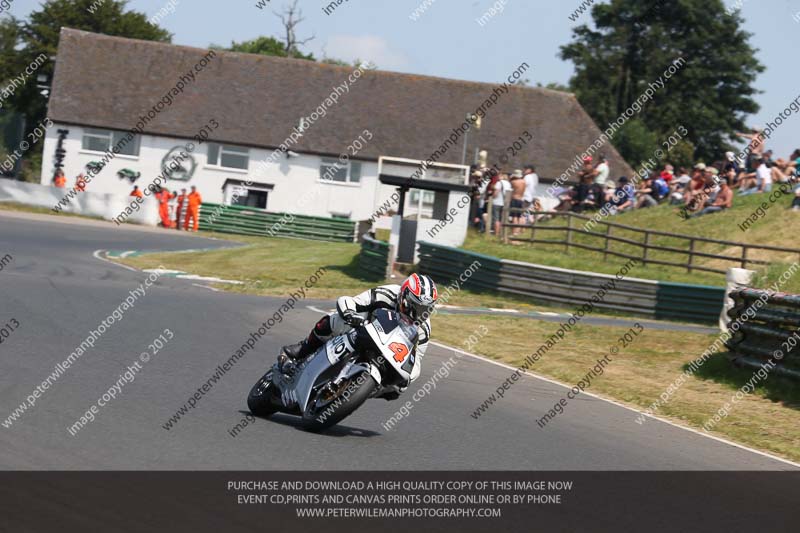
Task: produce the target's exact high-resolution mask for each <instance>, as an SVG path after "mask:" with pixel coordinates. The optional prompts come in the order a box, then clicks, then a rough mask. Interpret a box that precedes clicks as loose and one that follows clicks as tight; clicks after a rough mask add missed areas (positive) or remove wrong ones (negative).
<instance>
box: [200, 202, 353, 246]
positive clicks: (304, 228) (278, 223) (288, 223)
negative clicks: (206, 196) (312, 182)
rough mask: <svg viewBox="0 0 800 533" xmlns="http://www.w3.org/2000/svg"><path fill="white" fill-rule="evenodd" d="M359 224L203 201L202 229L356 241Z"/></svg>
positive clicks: (266, 235)
mask: <svg viewBox="0 0 800 533" xmlns="http://www.w3.org/2000/svg"><path fill="white" fill-rule="evenodd" d="M356 228H357V225H356V223H355V222H354V221H352V220H346V219H342V218H325V217H312V216H306V215H294V214H289V213H269V212H267V211H264V210H261V209H254V208H252V207H243V206H239V205H221V204H212V203H203V204H202V205H201V206H200V229H202V230H207V231H216V232H219V233H235V234H239V235H255V236H259V237H290V238H296V239H312V240H319V241H335V242H355V241H356Z"/></svg>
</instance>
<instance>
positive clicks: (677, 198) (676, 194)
mask: <svg viewBox="0 0 800 533" xmlns="http://www.w3.org/2000/svg"><path fill="white" fill-rule="evenodd" d="M691 181H692V178H691V177H689V174H688V173H687V172H686V169H685V168H683V167H680V168H679V169H678V177H677V178H675V179H674V180H672V182H671V183H670V196H669V197H670V203H671V204H682V203H683V199H684V194H685V193H686V189H687V187H688V186H689V183H691Z"/></svg>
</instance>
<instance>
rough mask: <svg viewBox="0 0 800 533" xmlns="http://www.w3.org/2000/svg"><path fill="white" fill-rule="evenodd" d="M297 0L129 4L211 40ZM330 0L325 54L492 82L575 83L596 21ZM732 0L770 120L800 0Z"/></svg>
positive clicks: (202, 43)
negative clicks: (577, 48) (577, 56)
mask: <svg viewBox="0 0 800 533" xmlns="http://www.w3.org/2000/svg"><path fill="white" fill-rule="evenodd" d="M261 1H262V2H264V1H265V0H261ZM288 1H289V0H269V2H268V6H269V7H267V8H265V9H259V8H258V7H257V6H256V4H257V3H258V2H259V0H228V1H227V2H219V1H210V0H131V1H130V2H129V7H130V8H131V9H134V10H136V11H141V12H144V13H145V14H147V15H148V16H152V15H154V14H155V13H156V12H158V11H159V10H160V9H162V8H164V7H165V6H169V5H170V4H172V5H173V6H174V12H173V13H169V14H167V15H166V16H165V17H164V18H163V19H161V21H160V23H159V24H160V25H161V26H162V27H164V28H166V29H167V30H168V31H170V32H171V33H172V34H173V39H172V42H173V43H175V44H182V45H189V46H198V47H207V46H208V45H209V44H211V43H214V44H219V45H229V44H230V43H231V41H237V42H241V41H245V40H249V39H253V38H255V37H258V36H261V35H273V36H277V35H280V34H281V32H282V26H281V23H280V21H279V19H278V18H277V17H276V16H275V15H274V13H273V11H274V10H280V9H281V7H282V6H284V5H285V4H287V3H288ZM645 1H655V0H645ZM330 2H331V0H325V1H322V0H320V1H314V0H300V3H299V6H300V7H301V9H302V10H303V15H304V16H305V21H303V22H302V23H301V24H300V26H299V31H298V37H299V38H301V39H303V38H307V37H311V36H313V37H314V39H313V40H311V41H310V42H308V43H307V44H306V45H305V46H303V47H302V49H303V50H304V51H307V52H313V53H314V55H315V56H317V57H322V56H325V55H327V56H328V57H334V58H337V59H344V60H347V61H352V60H354V59H356V58H358V59H361V60H369V61H372V62H374V63H376V64H377V65H378V68H380V69H382V70H393V71H398V72H408V73H415V74H425V75H431V76H441V77H446V78H454V79H462V80H470V81H481V82H489V83H497V82H501V81H504V80H505V79H506V78H507V77H508V75H509V73H511V72H512V71H513V70H514V69H515V68H516V67H517V66H518V65H519V64H520V63H522V62H523V61H524V62H527V63H528V64H530V65H531V67H532V68H531V69H530V70H528V72H526V77H528V78H529V80H530V82H531V84H533V85H535V84H536V83H537V82H541V83H542V84H546V83H548V82H558V83H561V84H566V83H567V82H568V80H569V78H570V76H571V75H572V72H573V65H572V63H569V62H565V61H562V60H561V59H559V58H558V57H557V55H558V51H559V47H560V46H561V45H563V44H566V43H568V42H569V41H570V39H571V30H572V28H573V27H575V26H578V25H580V24H583V23H589V22H590V21H591V20H590V19H591V16H590V15H589V14H588V13H584V14H582V15H580V16H579V17H578V19H577V20H576V21H574V22H573V21H572V20H570V18H569V15H571V14H572V13H573V11H574V10H575V9H576V8H577V7H578V6H579V5H580V3H581V0H565V1H562V2H544V1H542V0H369V1H368V0H344V1H343V2H342V4H341V5H339V6H338V7H337V8H336V9H335V10H333V11H332V12H330V13H329V14H326V13H325V12H324V11H323V8H324V6H327V5H328V4H329V3H330ZM724 2H725V4H726V5H727V6H730V7H732V8H733V7H737V6H738V7H739V8H740V10H741V13H742V16H743V17H744V19H745V29H746V30H747V31H749V32H750V33H752V34H753V37H752V38H751V44H752V45H753V46H754V47H755V48H757V49H758V53H757V56H758V59H759V60H760V61H761V63H762V64H763V65H765V67H766V71H765V72H764V73H762V74H761V75H760V76H759V78H758V80H757V82H756V87H757V88H758V89H759V90H760V91H763V92H762V93H761V94H759V95H757V97H756V100H757V102H758V103H759V104H760V106H761V110H760V112H759V113H757V114H756V115H754V116H751V117H749V121H748V122H749V124H750V125H760V126H764V125H765V124H766V123H767V122H768V121H772V120H773V118H774V117H775V116H776V114H777V113H779V112H781V111H782V110H783V109H784V108H786V106H787V105H788V104H789V103H790V102H791V101H792V100H794V99H795V98H797V97H798V96H799V95H800V83H798V79H799V78H800V76H798V73H797V72H798V66H797V64H796V63H797V61H796V60H797V48H798V46H797V38H798V36H800V22H799V21H800V0H759V1H755V0H724ZM40 3H41V2H40V1H37V0H14V1H13V3H12V4H11V7H10V9H9V12H10V13H11V14H12V15H14V16H16V17H18V18H25V17H26V16H27V15H28V13H30V12H31V10H33V9H37V8H38V6H39V5H40ZM598 3H599V2H598ZM493 6H496V7H497V8H499V9H497V11H498V12H497V13H496V14H495V15H494V16H491V17H489V18H488V19H487V18H484V23H483V24H481V23H480V22H479V21H478V19H480V18H481V17H483V16H484V14H486V13H487V12H488V11H489V10H490V8H492V7H493ZM417 9H420V10H422V11H423V12H422V13H420V14H419V17H418V19H417V20H412V17H411V15H412V13H414V11H415V10H417ZM675 81H676V82H679V81H680V80H679V77H676V78H675ZM798 115H800V114H796V115H793V116H792V117H791V118H790V119H789V120H788V121H785V122H784V124H783V125H782V126H781V127H780V128H778V130H777V131H776V133H775V134H774V135H773V137H772V139H770V141H768V143H767V146H768V147H769V148H772V149H773V150H774V151H775V153H776V157H787V156H788V155H789V154H790V152H791V151H792V150H794V149H795V148H800V116H798ZM690 119H691V117H687V120H690Z"/></svg>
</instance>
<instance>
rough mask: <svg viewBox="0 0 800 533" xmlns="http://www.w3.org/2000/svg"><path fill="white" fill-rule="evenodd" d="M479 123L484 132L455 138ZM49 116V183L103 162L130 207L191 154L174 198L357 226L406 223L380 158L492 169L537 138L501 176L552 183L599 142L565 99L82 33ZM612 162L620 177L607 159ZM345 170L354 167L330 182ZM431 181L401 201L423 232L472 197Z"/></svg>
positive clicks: (452, 234) (453, 233) (455, 237)
mask: <svg viewBox="0 0 800 533" xmlns="http://www.w3.org/2000/svg"><path fill="white" fill-rule="evenodd" d="M510 79H511V78H510ZM476 111H477V112H478V114H480V115H482V127H481V129H480V130H472V131H470V133H469V135H463V132H462V131H457V130H458V129H459V128H460V127H461V125H462V124H463V123H464V117H465V114H467V113H475V112H476ZM48 117H49V118H50V119H51V120H52V121H53V123H54V125H53V127H51V128H49V129H48V131H47V135H46V138H45V146H44V159H43V166H42V167H43V168H42V184H49V183H51V181H52V178H53V175H54V172H55V170H56V168H57V167H60V168H62V169H63V170H64V172H65V174H66V176H67V179H68V185H69V186H72V185H73V184H74V182H75V178H76V176H78V174H80V173H82V172H86V165H87V164H88V163H90V162H97V161H104V160H105V164H104V166H103V168H102V170H101V171H100V172H99V173H98V174H97V175H96V176H95V177H93V179H92V181H91V183H90V184H89V185H88V187H87V190H91V191H92V192H98V193H112V194H118V195H122V196H127V195H128V194H129V193H130V191H131V189H132V186H133V184H134V183H135V184H136V185H138V186H139V187H140V189H145V188H146V187H147V186H148V184H150V183H152V182H153V181H154V180H155V179H156V178H157V177H158V176H159V175H162V176H163V175H164V170H165V167H166V166H167V165H168V163H169V162H170V161H174V160H176V154H178V153H179V152H180V150H184V152H185V153H184V154H183V156H180V157H178V160H179V162H180V164H181V167H182V168H181V169H180V170H179V171H177V172H172V173H170V174H169V175H168V176H167V178H168V179H167V181H166V186H167V188H169V189H170V190H172V191H174V190H179V189H181V188H188V187H189V186H192V185H194V186H196V187H197V189H198V190H199V192H200V193H201V194H202V196H203V200H204V202H211V203H232V202H233V203H238V204H242V205H249V206H251V207H256V208H261V209H266V210H269V211H273V212H288V213H294V214H306V215H314V216H337V217H347V218H350V219H353V220H357V221H364V220H369V219H372V218H373V215H374V213H376V211H379V210H380V208H381V206H384V207H385V206H387V205H388V206H389V208H388V212H390V213H391V212H394V211H396V210H397V203H398V202H396V201H395V202H393V201H392V195H393V193H394V192H395V191H396V190H397V186H398V183H397V180H396V179H395V180H392V179H386V178H387V177H388V178H391V175H394V176H397V173H393V174H391V175H387V176H383V177H381V176H379V159H380V158H381V157H385V156H392V157H400V158H408V159H412V160H428V161H437V162H439V163H447V164H458V163H461V162H462V157H463V154H464V153H466V154H469V157H468V158H467V159H472V155H473V154H475V153H476V152H477V150H478V149H485V150H487V151H488V152H489V154H490V156H489V159H490V163H492V162H493V161H494V160H495V159H496V158H499V157H501V156H503V154H506V153H507V148H508V147H509V146H510V145H512V144H513V143H515V142H516V141H517V139H518V138H520V136H522V135H523V132H525V131H529V133H530V135H526V136H525V137H526V138H527V137H532V141H530V142H527V141H526V143H525V144H524V146H523V145H520V149H519V150H513V152H515V153H514V155H513V156H511V157H510V158H508V160H507V161H505V162H504V164H503V166H504V167H505V168H507V169H513V168H517V167H521V166H522V165H523V164H524V163H527V162H529V161H533V162H535V163H536V164H537V166H538V171H539V174H540V176H543V177H548V176H555V175H557V174H560V173H561V172H562V171H563V168H562V167H564V168H565V167H566V166H567V165H568V164H569V162H570V160H571V159H572V158H573V157H574V154H575V153H579V152H580V151H582V150H584V149H585V148H586V146H588V145H589V144H591V143H592V142H593V141H594V139H595V138H596V137H597V135H599V133H600V131H599V130H598V129H597V127H596V126H595V125H594V123H592V121H591V120H590V119H589V118H588V116H587V115H586V114H585V112H584V111H583V110H582V109H581V108H580V105H579V104H578V103H577V101H576V100H575V98H574V97H573V96H572V95H570V94H567V93H561V92H556V91H550V90H546V89H532V88H523V87H515V86H513V85H512V86H509V87H506V88H505V90H504V91H503V90H498V87H497V86H496V85H492V84H484V83H473V82H464V81H457V80H446V79H441V78H433V77H427V76H416V75H408V74H398V73H393V72H383V71H377V70H369V69H364V68H355V67H340V66H332V65H325V64H320V63H315V62H312V61H305V60H297V59H285V58H277V57H268V56H261V55H254V54H240V53H231V52H221V51H208V50H201V49H197V48H190V47H184V46H174V45H171V44H166V43H157V42H150V41H139V40H132V39H124V38H120V37H111V36H106V35H99V34H92V33H87V32H83V31H77V30H71V29H63V30H62V32H61V38H60V43H59V48H58V53H57V57H56V67H55V73H54V77H53V85H52V90H51V96H50V103H49V110H48ZM201 137H207V138H208V140H207V141H206V142H203V143H200V142H199V141H200V139H201ZM465 142H466V143H467V145H466V147H465V146H464V143H465ZM192 143H193V144H192ZM189 146H191V147H192V150H191V151H190V150H189V149H187V147H189ZM114 152H118V153H117V154H114ZM606 152H607V153H608V154H609V156H610V158H611V159H612V165H613V164H615V163H617V164H619V165H624V162H623V161H622V160H621V158H619V156H618V155H617V154H616V152H615V151H614V150H613V149H612V148H611V147H610V146H609V149H608V150H606ZM343 155H346V156H348V158H349V161H347V162H346V166H344V167H340V168H335V167H334V168H333V169H331V165H333V164H334V163H336V162H337V161H341V160H344V158H343ZM184 156H186V157H184ZM506 157H508V156H506ZM625 166H627V165H625ZM121 171H125V172H123V173H120V172H121ZM384 174H386V173H384ZM410 174H411V172H408V173H407V174H405V177H408V176H409V175H410ZM431 174H432V173H431V172H430V171H428V174H427V175H426V176H425V178H423V179H422V180H415V181H414V182H413V183H409V184H408V185H409V187H408V189H409V191H410V194H406V198H405V202H404V205H405V207H406V210H405V215H406V216H407V217H413V218H415V219H416V220H418V222H419V224H420V226H419V227H420V229H422V228H427V227H431V226H432V225H433V224H435V223H436V221H437V220H436V219H438V218H439V217H441V216H442V215H443V213H444V212H445V211H447V209H449V207H448V206H450V207H452V206H453V205H455V203H456V201H457V199H458V198H460V197H461V196H463V194H464V192H465V191H467V190H468V187H467V186H466V181H463V182H460V183H459V179H453V178H452V176H451V177H450V178H449V179H448V180H444V181H437V182H436V183H437V185H436V186H435V187H429V186H428V185H429V181H433V178H431ZM137 175H138V177H136V176H137ZM134 178H135V182H132V181H131V180H132V179H134ZM382 181H388V182H391V184H385V183H382ZM426 189H436V190H426ZM311 191H313V192H311ZM309 197H311V198H312V200H311V201H308V198H309ZM395 198H396V197H395ZM387 202H388V204H387ZM384 211H386V209H384ZM467 215H468V214H467V212H466V210H463V209H462V210H460V211H459V214H458V217H457V219H458V221H457V223H454V224H452V225H450V227H448V228H447V229H446V230H444V231H441V232H440V233H438V234H437V236H436V238H434V239H428V240H433V241H436V242H441V243H443V244H451V245H459V244H461V242H462V241H463V238H464V235H465V232H466V227H467ZM420 234H421V232H420ZM420 238H422V237H420Z"/></svg>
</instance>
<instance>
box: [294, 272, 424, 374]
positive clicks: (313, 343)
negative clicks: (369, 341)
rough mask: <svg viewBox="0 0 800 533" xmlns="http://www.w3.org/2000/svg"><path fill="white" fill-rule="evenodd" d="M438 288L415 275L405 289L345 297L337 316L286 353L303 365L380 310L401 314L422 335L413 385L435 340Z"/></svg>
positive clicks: (383, 289)
mask: <svg viewBox="0 0 800 533" xmlns="http://www.w3.org/2000/svg"><path fill="white" fill-rule="evenodd" d="M437 296H438V295H437V293H436V284H435V283H434V282H433V280H432V279H431V278H430V277H428V276H425V275H422V276H420V275H417V274H411V275H410V276H409V277H408V278H407V279H406V280H405V281H404V282H403V284H402V285H381V286H379V287H375V288H374V289H370V290H367V291H364V292H362V293H361V294H359V295H358V296H355V297H351V296H342V297H341V298H339V300H337V302H336V312H335V313H331V314H329V315H326V316H324V317H322V318H321V319H320V321H319V322H317V325H316V326H314V329H313V330H312V331H311V333H310V334H309V335H308V338H307V339H305V340H303V341H301V342H299V343H297V344H292V345H289V346H284V347H283V352H284V353H285V354H286V355H287V356H288V357H289V358H290V359H293V360H295V361H302V360H303V359H305V358H306V357H308V356H309V355H311V354H312V353H314V352H316V351H317V349H319V347H320V346H322V345H323V344H324V343H325V342H326V341H327V340H328V339H330V338H331V337H334V336H337V335H341V334H342V333H346V332H347V331H349V330H350V329H351V328H355V327H358V326H360V325H361V324H363V323H364V322H366V321H367V320H369V318H370V314H371V313H372V312H373V311H375V310H376V309H390V310H393V311H399V312H400V313H403V314H404V315H407V316H408V317H409V318H411V319H412V320H414V323H415V324H416V325H417V329H418V331H419V340H418V342H417V349H416V355H417V357H416V359H415V361H414V367H413V368H412V370H411V381H414V380H415V379H417V377H418V376H419V373H420V364H419V361H420V358H421V356H423V355H425V351H426V350H427V349H428V341H429V340H430V337H431V323H430V316H431V313H433V308H434V306H435V305H436V298H437Z"/></svg>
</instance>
